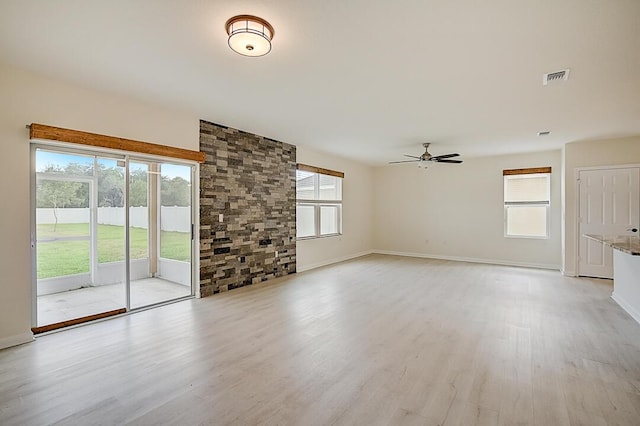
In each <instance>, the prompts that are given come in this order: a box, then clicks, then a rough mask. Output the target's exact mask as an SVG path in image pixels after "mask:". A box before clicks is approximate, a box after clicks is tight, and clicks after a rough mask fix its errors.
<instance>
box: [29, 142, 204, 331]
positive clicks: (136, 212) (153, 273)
mask: <svg viewBox="0 0 640 426" xmlns="http://www.w3.org/2000/svg"><path fill="white" fill-rule="evenodd" d="M33 156H34V163H35V176H34V177H35V178H34V183H35V184H34V189H33V192H34V196H33V198H34V210H35V212H34V217H35V224H34V232H33V234H34V244H33V245H34V257H35V262H34V268H35V274H34V276H35V286H34V287H35V288H34V290H35V291H34V305H35V308H36V309H35V310H34V311H35V315H34V321H33V322H34V327H45V326H51V325H57V326H63V325H65V324H69V323H73V322H74V321H75V322H78V321H77V320H79V319H80V320H82V319H91V318H92V317H96V315H97V316H104V315H107V314H110V313H120V312H124V311H127V310H131V309H136V308H142V307H146V306H149V305H154V304H158V303H163V302H166V301H170V300H174V299H179V298H183V297H189V296H191V295H193V285H192V273H191V271H192V258H193V256H192V251H193V249H194V247H193V240H192V232H191V231H192V223H193V217H194V215H193V208H192V199H193V186H192V180H193V173H194V171H193V166H192V165H190V164H179V163H176V164H172V163H168V162H166V163H165V162H159V161H153V160H147V159H144V158H138V157H136V158H129V157H128V156H126V155H115V156H108V155H106V154H105V155H103V154H99V153H91V152H80V151H64V150H61V149H58V148H51V147H46V146H34V149H33ZM54 328H57V327H54Z"/></svg>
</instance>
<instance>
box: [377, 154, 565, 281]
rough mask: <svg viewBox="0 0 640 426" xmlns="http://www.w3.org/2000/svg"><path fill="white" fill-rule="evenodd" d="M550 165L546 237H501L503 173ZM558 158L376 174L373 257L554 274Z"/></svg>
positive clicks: (402, 167) (524, 157)
mask: <svg viewBox="0 0 640 426" xmlns="http://www.w3.org/2000/svg"><path fill="white" fill-rule="evenodd" d="M543 166H551V167H552V168H553V171H552V174H551V194H552V197H551V238H550V239H546V240H543V239H522V238H505V237H504V213H503V212H504V204H503V200H504V199H503V177H502V170H503V169H517V168H525V167H543ZM561 175H562V173H561V151H559V150H557V151H546V152H538V153H530V154H518V155H504V156H494V157H480V158H468V159H465V160H464V163H463V164H460V165H457V164H433V165H430V166H429V167H428V169H426V170H425V169H420V168H418V167H417V166H416V165H414V164H410V163H409V164H398V165H387V166H383V167H379V168H377V169H376V170H375V185H374V187H375V192H376V197H375V219H374V220H375V224H376V226H375V230H374V245H375V248H376V251H380V252H385V253H396V254H408V255H414V256H424V257H435V258H445V259H459V260H470V261H485V262H488V263H503V264H512V265H523V266H536V267H545V268H554V269H560V263H561V246H560V242H561V223H560V221H561V219H560V212H561V204H560V180H561V179H560V178H561Z"/></svg>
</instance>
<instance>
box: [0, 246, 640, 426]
mask: <svg viewBox="0 0 640 426" xmlns="http://www.w3.org/2000/svg"><path fill="white" fill-rule="evenodd" d="M611 290H612V286H611V282H610V281H606V280H592V279H577V278H567V277H563V276H561V275H560V274H559V273H558V272H554V271H545V270H535V269H523V268H513V267H503V266H491V265H480V264H469V263H459V262H449V261H438V260H425V259H411V258H401V257H393V256H381V255H372V256H367V257H363V258H360V259H356V260H354V261H350V262H345V263H341V264H338V265H333V266H329V267H325V268H321V269H317V270H313V271H308V272H305V273H301V274H297V275H295V276H293V277H290V278H285V279H279V280H277V281H274V282H272V283H269V284H266V285H259V286H254V287H253V288H245V289H238V290H234V291H231V292H229V293H226V294H221V295H217V296H213V297H209V298H205V299H201V300H189V301H185V302H180V303H176V304H172V305H168V306H165V307H161V308H158V309H153V310H149V311H145V312H140V313H136V314H134V315H129V316H126V317H122V318H117V319H112V320H109V321H104V322H100V323H96V324H92V325H88V326H84V327H80V328H76V329H71V330H67V331H63V332H59V333H55V334H50V335H47V336H43V337H40V338H38V339H37V341H36V342H34V343H30V344H26V345H23V346H20V347H16V348H11V349H8V350H4V351H0V424H2V425H13V424H16V425H39V424H50V423H59V424H77V425H90V424H104V425H107V424H118V425H119V424H140V425H153V424H176V425H193V424H216V425H218V424H220V425H223V424H298V425H316V424H317V425H328V424H339V425H353V424H362V425H377V424H380V425H385V424H393V425H414V424H415V425H473V424H501V425H516V424H536V425H545V426H546V425H573V424H575V425H578V424H586V425H638V424H640V325H639V324H637V323H636V322H634V321H633V320H632V319H631V318H630V317H629V316H628V315H627V314H626V313H625V312H624V311H623V310H622V309H621V308H619V307H618V306H617V305H616V304H615V302H613V301H612V300H611V299H610V298H609V296H610V293H611Z"/></svg>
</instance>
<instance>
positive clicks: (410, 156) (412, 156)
mask: <svg viewBox="0 0 640 426" xmlns="http://www.w3.org/2000/svg"><path fill="white" fill-rule="evenodd" d="M404 156H405V157H409V158H416V159H418V160H420V157H416V156H415V155H407V154H405V155H404Z"/></svg>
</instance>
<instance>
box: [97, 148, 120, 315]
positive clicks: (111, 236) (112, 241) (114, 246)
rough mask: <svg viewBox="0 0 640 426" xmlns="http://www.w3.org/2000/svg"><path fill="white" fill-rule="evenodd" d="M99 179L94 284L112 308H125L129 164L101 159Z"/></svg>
mask: <svg viewBox="0 0 640 426" xmlns="http://www.w3.org/2000/svg"><path fill="white" fill-rule="evenodd" d="M96 177H97V182H98V188H97V193H96V196H97V208H96V212H97V213H96V225H95V226H96V234H97V238H96V250H97V253H98V261H97V264H96V272H95V278H94V283H95V285H96V286H100V289H102V291H103V292H104V293H105V294H104V295H105V297H109V298H110V300H111V303H112V305H114V306H116V305H117V306H118V307H120V308H121V307H124V306H126V288H125V286H126V282H125V280H126V272H125V271H126V264H125V229H126V228H125V221H126V211H125V207H124V201H125V200H124V192H125V191H124V189H125V188H124V183H125V161H124V160H116V159H111V158H97V159H96ZM114 309H116V308H114Z"/></svg>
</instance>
